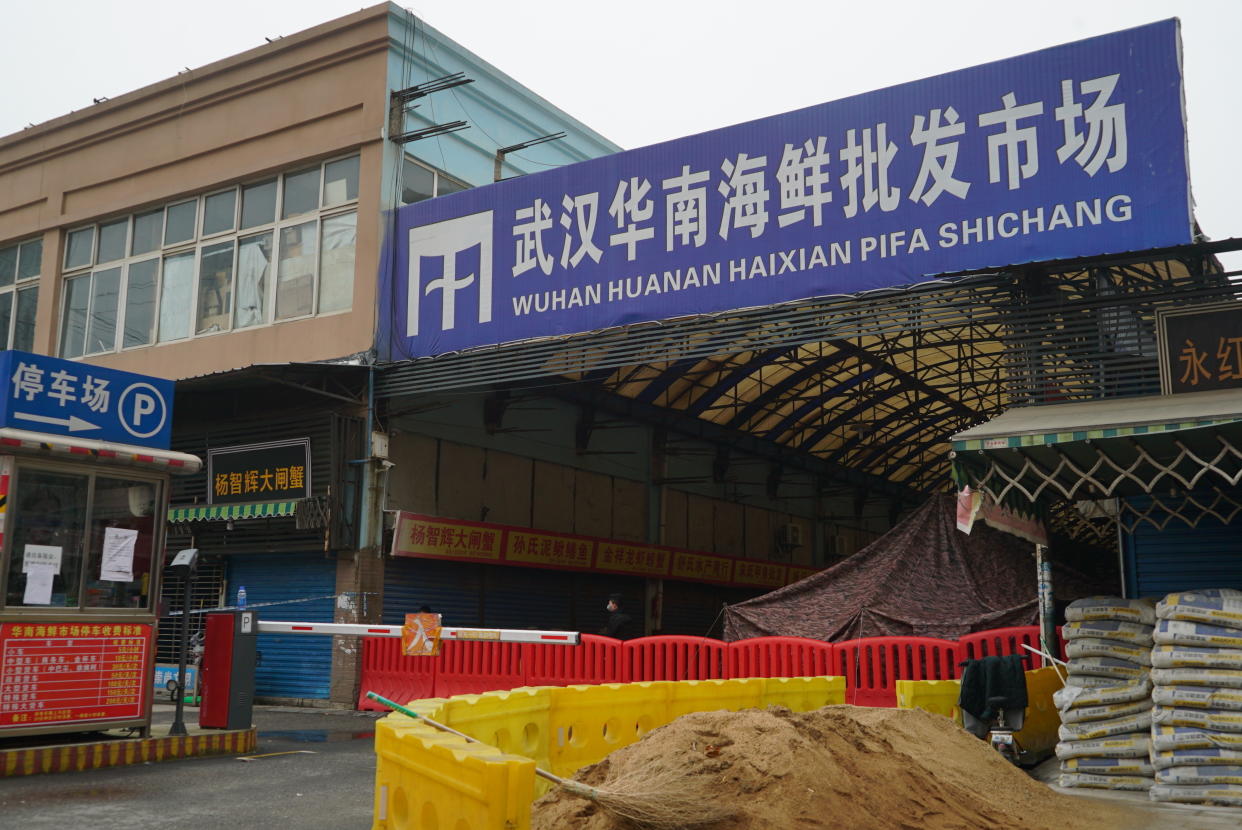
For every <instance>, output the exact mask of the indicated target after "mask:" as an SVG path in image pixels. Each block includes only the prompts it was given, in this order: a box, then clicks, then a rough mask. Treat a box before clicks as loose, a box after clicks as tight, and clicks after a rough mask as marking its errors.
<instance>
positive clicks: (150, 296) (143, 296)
mask: <svg viewBox="0 0 1242 830" xmlns="http://www.w3.org/2000/svg"><path fill="white" fill-rule="evenodd" d="M159 270H160V261H159V260H158V259H147V260H143V261H142V262H135V263H133V264H132V265H130V266H129V274H128V275H127V280H126V286H125V333H124V335H122V346H124V347H129V346H146V345H149V344H150V343H151V334H152V329H153V328H154V327H155V280H156V276H157V275H158V274H159Z"/></svg>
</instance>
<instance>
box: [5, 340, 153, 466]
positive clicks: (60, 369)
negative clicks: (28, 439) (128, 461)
mask: <svg viewBox="0 0 1242 830" xmlns="http://www.w3.org/2000/svg"><path fill="white" fill-rule="evenodd" d="M0 373H3V374H2V376H3V378H4V383H5V387H4V394H3V403H0V426H4V427H12V428H15V429H24V430H30V431H31V432H45V433H52V434H54V435H68V436H73V437H80V438H90V439H94V440H97V441H109V442H113V443H117V444H130V445H135V446H141V447H153V448H156V449H165V450H166V449H168V441H169V437H170V436H171V435H172V409H173V386H174V385H173V382H172V381H171V380H165V379H163V378H156V377H150V376H148V375H138V374H135V373H133V372H122V371H119V370H117V369H105V368H103V367H101V366H92V365H91V364H89V363H79V362H76V361H73V360H62V359H60V358H58V357H48V356H47V355H41V354H31V353H29V352H19V351H12V350H10V351H4V352H0Z"/></svg>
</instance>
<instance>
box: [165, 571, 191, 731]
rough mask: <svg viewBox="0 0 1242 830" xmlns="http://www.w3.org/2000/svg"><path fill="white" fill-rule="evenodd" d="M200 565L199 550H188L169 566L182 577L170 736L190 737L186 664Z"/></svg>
mask: <svg viewBox="0 0 1242 830" xmlns="http://www.w3.org/2000/svg"><path fill="white" fill-rule="evenodd" d="M197 565H198V548H186V549H185V550H183V551H180V552H179V553H178V554H177V556H176V557H175V558H174V559H173V561H172V564H171V565H170V566H169V570H171V571H172V572H173V573H174V574H176V575H178V576H180V577H181V637H180V638H179V639H180V641H181V648H180V651H181V659H180V660H179V661H178V662H177V691H176V696H177V700H176V707H177V708H176V714H175V715H174V716H173V722H172V726H170V727H169V728H168V734H169V735H188V734H189V733H188V732H186V729H185V711H184V710H185V664H186V657H187V655H188V654H189V651H190V583H191V582H192V581H193V579H194V570H195V567H196V566H197Z"/></svg>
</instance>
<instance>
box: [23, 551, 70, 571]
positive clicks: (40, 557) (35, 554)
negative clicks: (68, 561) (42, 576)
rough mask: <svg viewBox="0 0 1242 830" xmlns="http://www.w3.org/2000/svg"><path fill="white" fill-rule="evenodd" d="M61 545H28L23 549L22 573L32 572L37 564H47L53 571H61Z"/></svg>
mask: <svg viewBox="0 0 1242 830" xmlns="http://www.w3.org/2000/svg"><path fill="white" fill-rule="evenodd" d="M60 552H61V548H60V546H59V545H26V547H25V548H23V549H22V573H30V569H31V568H32V567H33V566H35V565H47V566H48V567H50V568H51V569H52V573H54V574H58V573H60Z"/></svg>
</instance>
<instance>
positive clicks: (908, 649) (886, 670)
mask: <svg viewBox="0 0 1242 830" xmlns="http://www.w3.org/2000/svg"><path fill="white" fill-rule="evenodd" d="M957 662H958V649H957V643H954V642H951V641H949V640H937V639H935V638H933V637H868V638H866V639H863V640H848V641H846V642H844V643H835V644H833V648H832V667H833V671H832V674H834V675H841V676H843V677H845V702H846V703H852V704H854V705H856V706H896V705H897V681H898V680H948V679H951V678H953V677H956V676H957V675H956V671H957Z"/></svg>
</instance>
